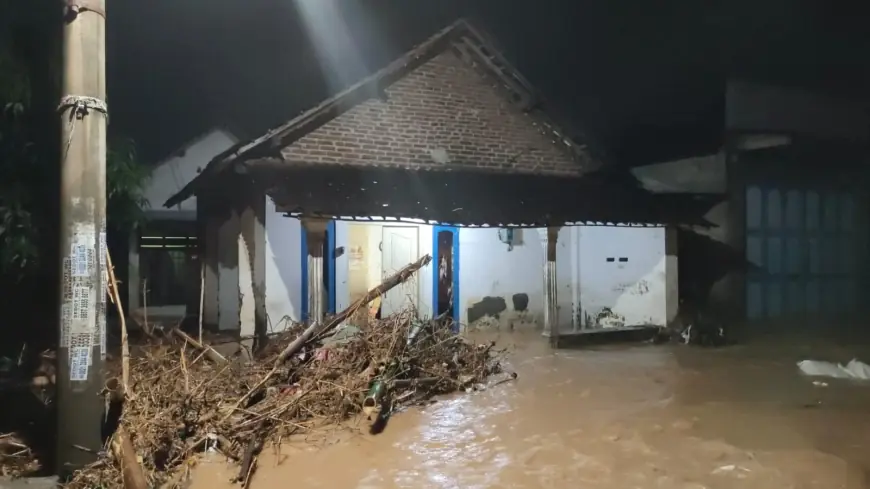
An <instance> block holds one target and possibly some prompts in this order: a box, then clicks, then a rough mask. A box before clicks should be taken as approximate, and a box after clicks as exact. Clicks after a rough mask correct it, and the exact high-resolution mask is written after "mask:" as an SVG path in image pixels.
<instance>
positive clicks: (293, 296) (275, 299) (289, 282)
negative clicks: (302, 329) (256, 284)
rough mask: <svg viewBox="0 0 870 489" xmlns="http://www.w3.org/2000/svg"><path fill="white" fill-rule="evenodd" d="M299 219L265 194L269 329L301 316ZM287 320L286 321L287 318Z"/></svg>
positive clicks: (276, 327)
mask: <svg viewBox="0 0 870 489" xmlns="http://www.w3.org/2000/svg"><path fill="white" fill-rule="evenodd" d="M307 300H308V298H307V297H306V298H303V297H302V223H301V222H300V221H299V219H294V218H292V217H285V216H284V214H283V213H282V212H278V211H276V210H275V204H274V203H273V202H272V199H270V198H269V197H266V316H267V325H268V327H269V330H270V331H276V332H277V331H283V330H284V329H286V328H287V326H289V324H290V322H296V321H300V320H301V319H302V304H303V301H307ZM288 321H289V322H288Z"/></svg>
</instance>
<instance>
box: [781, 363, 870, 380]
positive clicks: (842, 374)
mask: <svg viewBox="0 0 870 489" xmlns="http://www.w3.org/2000/svg"><path fill="white" fill-rule="evenodd" d="M797 366H798V368H799V369H800V371H801V372H802V373H803V374H804V375H808V376H810V377H831V378H834V379H852V380H870V365H867V364H866V363H864V362H860V361H858V360H857V359H852V360H851V361H850V362H849V363H847V364H846V365H843V364H840V363H833V362H821V361H818V360H803V361H800V362H798V364H797Z"/></svg>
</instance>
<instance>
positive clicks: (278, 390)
mask: <svg viewBox="0 0 870 489" xmlns="http://www.w3.org/2000/svg"><path fill="white" fill-rule="evenodd" d="M421 263H422V264H421ZM422 265H425V262H418V263H416V264H412V265H409V267H410V268H409V267H406V269H407V270H408V272H407V273H405V272H400V273H398V274H397V276H399V279H398V280H393V282H390V281H391V280H392V279H387V281H385V284H386V285H389V283H393V285H395V284H398V283H400V282H401V281H404V280H406V279H407V278H408V277H409V276H410V275H411V274H412V273H413V272H414V271H416V269H418V268H419V267H420V266H422ZM382 289H384V285H383V284H382V286H381V287H379V288H376V289H373V291H372V292H370V293H369V295H367V296H366V297H364V298H362V299H360V300H359V301H357V302H356V303H355V304H354V305H353V306H351V307H350V308H349V309H348V310H346V311H343V312H342V313H340V314H338V315H337V316H335V317H333V318H331V319H328V320H327V321H325V322H324V323H323V325H322V326H320V325H312V326H308V327H307V328H304V327H303V326H302V325H297V326H294V327H292V328H291V329H290V330H288V331H286V332H285V333H282V334H281V335H280V336H278V337H276V338H273V340H272V342H271V343H270V345H269V346H267V347H266V348H263V349H262V351H261V352H260V353H259V354H258V355H257V356H256V357H255V358H254V359H253V360H252V361H249V362H242V361H239V360H233V359H227V358H225V357H223V356H221V355H220V354H218V353H217V352H216V351H215V350H213V349H212V348H211V347H209V346H208V345H207V344H201V343H199V342H197V341H196V340H194V339H193V338H191V337H189V336H187V335H185V334H184V333H182V332H181V331H179V330H178V329H174V330H170V331H169V332H167V333H166V334H163V335H162V337H161V338H160V341H159V343H158V344H151V345H149V346H146V347H138V348H136V349H134V352H133V354H132V358H130V362H129V379H130V381H129V387H128V391H127V397H126V400H125V401H124V406H123V414H122V416H121V419H120V425H119V429H118V432H117V433H116V435H115V437H113V440H114V441H113V444H112V445H111V447H109V448H107V450H105V452H103V453H105V455H103V456H102V458H101V459H100V460H98V461H97V462H96V463H94V464H93V465H91V466H89V467H87V468H85V469H83V470H80V471H79V472H77V473H76V474H75V476H74V478H73V480H72V481H71V482H70V483H69V484H68V487H72V488H82V489H85V488H88V489H92V488H95V487H102V488H122V487H125V485H124V483H125V479H126V480H127V482H128V483H130V477H131V472H137V471H138V472H139V474H141V473H144V478H145V479H147V487H155V488H156V487H160V488H167V489H171V488H176V487H182V486H184V485H185V482H186V480H187V479H188V477H189V472H190V468H191V466H192V465H193V464H194V463H195V461H196V457H197V455H198V454H200V453H203V452H219V453H222V454H223V455H225V456H226V457H227V458H228V459H229V460H231V461H233V462H235V463H237V464H238V465H239V472H238V477H237V478H236V481H237V482H239V483H240V484H242V485H243V486H244V485H247V483H248V479H250V477H251V475H252V474H253V472H254V470H255V468H256V465H257V463H256V460H257V456H258V454H259V452H260V451H261V450H262V448H263V447H264V446H265V445H267V444H270V443H272V444H276V445H278V444H280V443H281V441H282V439H284V438H285V437H289V436H291V435H296V434H302V433H307V432H310V431H311V430H313V429H315V428H318V427H323V426H329V425H335V424H338V423H341V422H343V421H345V420H348V419H349V418H351V417H353V416H356V415H360V414H365V415H367V416H368V417H369V418H370V419H371V420H372V423H373V428H372V429H373V430H374V429H375V426H376V425H377V424H378V423H381V422H383V421H384V420H385V419H386V418H387V417H389V415H390V414H391V413H393V412H395V411H396V410H397V409H400V408H402V407H406V406H411V405H414V404H416V403H420V402H423V401H425V400H427V399H429V398H431V397H432V396H435V395H439V394H447V393H452V392H459V391H462V390H466V389H473V388H476V387H477V386H479V385H480V384H482V383H483V382H484V381H485V380H486V378H487V377H489V376H490V375H492V374H494V373H497V372H500V371H501V365H500V363H499V359H500V352H499V351H496V350H495V349H494V345H493V344H484V345H478V344H473V343H471V342H469V341H467V340H465V339H464V338H462V337H461V336H458V335H456V334H455V333H454V332H453V329H452V327H453V323H452V321H446V320H441V319H433V320H419V319H417V314H416V313H415V311H405V312H402V313H399V314H396V315H393V316H390V317H387V318H384V319H375V318H373V317H371V315H370V314H369V313H368V311H367V310H366V308H365V304H366V303H368V302H369V301H370V300H371V297H372V296H373V294H374V295H377V294H382V293H383V290H382ZM115 367H116V372H114V373H115V375H114V378H113V379H111V380H110V381H109V383H108V385H112V386H118V385H122V383H121V382H120V381H119V380H118V379H120V378H121V372H120V370H121V366H120V365H116V366H115ZM512 378H515V376H514V377H512ZM106 395H107V398H108V397H111V396H114V397H115V398H117V397H118V391H117V389H114V390H108V391H107V394H106ZM25 448H26V447H20V449H21V450H24V449H25ZM3 453H5V452H3ZM18 455H20V456H25V455H26V453H25V452H20V453H18ZM18 455H16V456H18ZM122 458H123V462H124V463H122V461H121V459H122ZM3 462H4V463H3V465H4V466H5V459H3ZM137 462H138V463H137ZM122 465H124V466H125V468H127V469H130V468H131V466H132V465H136V467H133V468H134V469H136V470H133V471H130V470H128V472H127V473H126V474H124V473H122ZM139 466H141V471H139ZM133 475H136V474H133ZM133 484H134V485H136V483H135V482H133Z"/></svg>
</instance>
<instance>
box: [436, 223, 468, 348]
mask: <svg viewBox="0 0 870 489" xmlns="http://www.w3.org/2000/svg"><path fill="white" fill-rule="evenodd" d="M442 231H448V232H450V233H453V320H454V323H453V331H454V332H456V333H458V332H459V318H460V314H459V313H460V311H461V309H460V304H459V228H458V227H454V226H435V227H434V228H432V259H433V260H432V261H433V266H432V308H433V311H434V312H437V308H438V267H439V265H440V264H439V263H438V256H439V250H438V248H439V245H438V234H439V233H441V232H442ZM433 315H434V314H433Z"/></svg>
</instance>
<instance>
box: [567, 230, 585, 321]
mask: <svg viewBox="0 0 870 489" xmlns="http://www.w3.org/2000/svg"><path fill="white" fill-rule="evenodd" d="M568 236H570V238H569V241H570V242H569V243H568V245H569V246H568V249H569V250H570V252H571V330H572V331H573V332H574V333H579V332H580V329H581V328H582V326H583V325H582V324H581V322H580V311H581V308H580V226H571V227H570V228H568Z"/></svg>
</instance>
